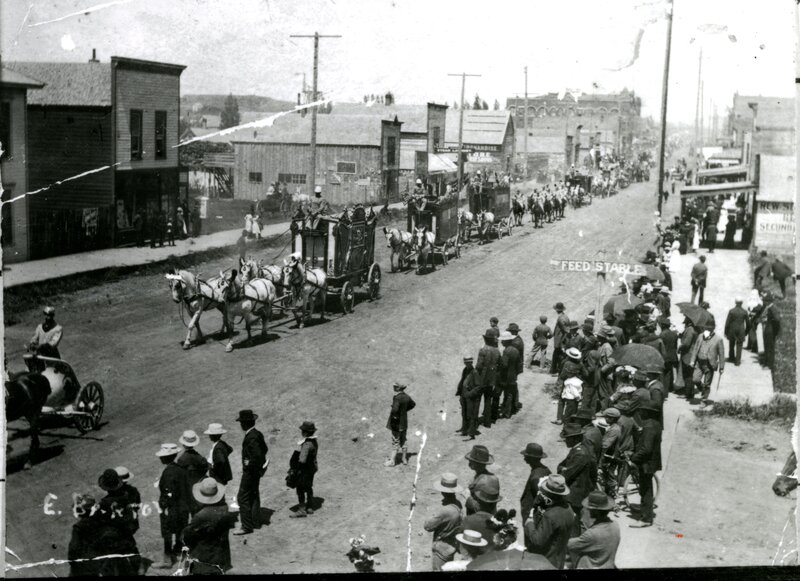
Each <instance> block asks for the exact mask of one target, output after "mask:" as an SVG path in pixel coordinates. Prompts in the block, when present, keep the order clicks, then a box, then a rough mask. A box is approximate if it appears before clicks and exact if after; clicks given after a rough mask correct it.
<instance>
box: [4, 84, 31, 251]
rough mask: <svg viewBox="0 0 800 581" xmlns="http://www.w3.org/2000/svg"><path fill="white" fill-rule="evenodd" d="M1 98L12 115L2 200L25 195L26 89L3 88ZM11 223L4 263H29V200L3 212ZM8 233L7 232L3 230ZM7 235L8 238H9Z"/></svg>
mask: <svg viewBox="0 0 800 581" xmlns="http://www.w3.org/2000/svg"><path fill="white" fill-rule="evenodd" d="M0 91H1V92H0V97H2V99H0V100H2V101H3V102H4V103H8V104H9V107H10V113H11V143H3V144H2V145H3V149H4V150H5V151H6V152H7V153H6V155H4V156H3V158H2V162H0V173H2V178H3V189H4V190H5V192H4V193H3V199H4V200H10V199H11V198H13V197H15V196H18V195H20V194H24V193H25V192H26V191H28V179H27V177H28V176H27V156H26V151H25V149H26V143H25V107H26V104H25V91H26V89H25V88H21V89H18V88H13V87H3V88H2V89H1V90H0ZM5 212H6V215H7V216H10V223H8V224H6V223H4V224H3V262H19V261H21V260H27V259H28V199H27V198H21V199H19V200H17V201H16V202H14V203H13V204H9V205H8V209H6V210H5ZM6 229H8V230H6ZM9 234H10V235H9Z"/></svg>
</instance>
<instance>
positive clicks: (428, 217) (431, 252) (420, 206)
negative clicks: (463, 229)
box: [406, 196, 461, 270]
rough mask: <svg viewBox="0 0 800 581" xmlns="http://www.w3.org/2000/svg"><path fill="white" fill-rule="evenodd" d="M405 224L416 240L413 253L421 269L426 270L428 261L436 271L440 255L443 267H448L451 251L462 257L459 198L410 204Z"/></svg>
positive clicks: (419, 201) (412, 202) (456, 256)
mask: <svg viewBox="0 0 800 581" xmlns="http://www.w3.org/2000/svg"><path fill="white" fill-rule="evenodd" d="M406 221H407V227H408V232H410V233H411V236H412V238H413V245H412V253H413V254H414V255H415V257H416V263H417V269H418V270H419V269H420V268H425V267H427V265H428V263H429V262H430V264H431V265H433V268H434V269H435V268H436V265H435V264H436V263H435V260H436V257H437V256H439V257H440V258H441V259H442V264H443V265H447V260H448V257H449V254H450V253H451V252H452V253H453V256H454V257H455V258H458V257H459V256H461V240H460V237H459V231H458V197H457V196H450V197H446V198H439V199H438V200H436V201H433V200H429V199H426V198H423V199H421V200H415V201H411V202H409V204H408V214H407V217H406Z"/></svg>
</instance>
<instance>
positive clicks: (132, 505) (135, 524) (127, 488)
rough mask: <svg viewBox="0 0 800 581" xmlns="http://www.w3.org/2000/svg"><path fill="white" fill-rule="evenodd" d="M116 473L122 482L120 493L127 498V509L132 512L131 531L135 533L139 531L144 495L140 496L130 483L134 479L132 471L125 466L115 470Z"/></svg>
mask: <svg viewBox="0 0 800 581" xmlns="http://www.w3.org/2000/svg"><path fill="white" fill-rule="evenodd" d="M114 471H115V472H116V473H117V476H119V479H120V480H121V481H122V486H121V487H120V489H119V491H120V494H121V495H124V496H125V502H124V504H125V507H126V509H127V510H128V511H130V515H131V517H132V518H131V521H130V526H131V530H132V531H133V532H134V533H135V532H136V531H138V530H139V508H140V507H141V506H142V495H141V494H139V491H138V490H137V489H136V487H135V486H133V485H132V484H131V483H130V480H131V478H133V474H131V472H130V470H128V469H127V468H125V466H117V467H116V468H114Z"/></svg>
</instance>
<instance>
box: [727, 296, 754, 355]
mask: <svg viewBox="0 0 800 581" xmlns="http://www.w3.org/2000/svg"><path fill="white" fill-rule="evenodd" d="M742 302H743V300H742V298H741V297H736V306H735V307H733V308H732V309H731V310H730V311H728V318H727V319H725V337H726V338H727V339H728V361H732V362H733V364H734V365H740V364H741V363H742V345H743V344H744V338H745V337H747V330H748V329H747V325H748V322H749V321H748V318H747V311H745V310H744V308H743V307H742Z"/></svg>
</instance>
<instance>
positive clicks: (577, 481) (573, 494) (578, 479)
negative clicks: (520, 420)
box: [557, 424, 597, 537]
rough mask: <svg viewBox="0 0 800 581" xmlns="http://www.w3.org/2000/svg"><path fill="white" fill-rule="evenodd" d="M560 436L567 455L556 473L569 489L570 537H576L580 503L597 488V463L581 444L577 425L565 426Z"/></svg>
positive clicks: (580, 430) (578, 532)
mask: <svg viewBox="0 0 800 581" xmlns="http://www.w3.org/2000/svg"><path fill="white" fill-rule="evenodd" d="M561 435H562V436H563V437H564V443H565V444H566V445H567V448H569V453H568V454H567V457H566V458H565V459H564V460H563V461H562V462H561V463H560V464H559V465H558V468H557V471H558V473H559V474H561V475H562V476H563V477H564V480H566V484H567V486H568V487H569V495H567V503H568V504H569V505H570V506H571V507H572V510H573V512H574V513H575V523H574V524H573V527H572V536H573V537H577V536H578V535H579V534H580V530H581V529H580V514H581V508H582V504H581V503H582V502H583V499H584V498H586V497H587V496H589V493H590V492H591V491H592V490H594V489H595V487H596V486H597V461H596V460H595V455H594V453H593V452H592V451H591V450H590V449H589V448H588V446H587V445H586V444H584V443H583V430H582V429H581V427H580V426H579V425H578V424H565V425H564V430H563V431H562V432H561Z"/></svg>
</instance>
